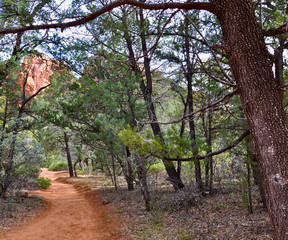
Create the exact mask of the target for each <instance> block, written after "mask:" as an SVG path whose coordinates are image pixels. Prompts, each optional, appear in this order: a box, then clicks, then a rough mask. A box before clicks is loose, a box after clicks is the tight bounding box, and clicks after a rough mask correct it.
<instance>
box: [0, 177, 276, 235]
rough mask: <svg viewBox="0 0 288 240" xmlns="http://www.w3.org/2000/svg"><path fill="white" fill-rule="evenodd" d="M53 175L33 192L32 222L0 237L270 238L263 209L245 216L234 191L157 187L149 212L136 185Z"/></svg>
mask: <svg viewBox="0 0 288 240" xmlns="http://www.w3.org/2000/svg"><path fill="white" fill-rule="evenodd" d="M42 174H43V173H42ZM49 174H51V173H49ZM52 174H53V176H48V175H46V176H45V177H49V178H52V179H55V178H56V177H60V178H59V179H57V180H56V181H53V182H52V183H53V185H52V186H51V187H50V188H49V189H48V190H46V191H41V192H36V193H37V194H41V195H43V196H44V197H45V199H46V203H47V205H46V210H43V207H41V205H39V206H40V209H41V210H40V214H39V213H38V215H37V216H36V217H35V218H34V220H31V219H28V221H27V222H26V221H25V223H23V225H21V226H19V227H16V228H13V229H12V230H11V231H8V232H4V233H2V235H1V232H0V239H3V240H8V239H9V240H11V239H13V240H18V239H19V240H20V239H21V240H22V239H23V240H25V239H29V240H30V239H31V240H33V239H35V240H36V239H37V240H38V239H43V240H48V239H49V240H50V239H51V240H56V239H71V238H72V239H79V240H81V239H88V240H89V239H94V240H97V239H101V240H102V239H103V240H104V239H107V240H108V239H109V240H110V239H111V240H113V239H119V240H120V239H123V240H124V239H125V240H130V239H133V240H134V239H135V240H149V239H151V240H152V239H155V240H192V239H195V240H198V239H199V240H225V239H227V240H230V239H243V240H244V239H245V240H246V239H247V240H254V239H255V240H256V239H259V240H260V239H261V240H266V239H267V240H268V239H272V227H271V224H270V220H269V216H268V214H267V212H265V211H264V210H263V209H262V208H261V206H260V204H259V202H258V201H254V202H253V205H254V206H253V211H254V213H253V214H249V213H248V210H247V207H245V206H244V205H243V201H242V200H241V195H240V193H239V192H237V191H228V192H226V193H218V194H215V195H213V196H208V197H206V198H203V199H200V198H197V197H194V196H193V195H191V194H188V192H191V191H187V192H182V193H179V194H175V192H174V191H173V190H172V189H171V188H170V187H166V186H164V187H157V188H155V189H157V190H155V189H154V190H153V191H151V195H152V198H153V200H154V201H153V207H154V209H153V211H151V212H147V211H146V210H145V207H144V202H143V199H142V196H141V193H140V190H139V189H138V188H137V187H136V189H135V190H134V191H132V192H128V191H127V190H126V189H124V188H122V187H119V188H118V191H117V192H115V190H114V188H113V187H112V186H111V183H109V181H107V177H105V176H104V175H97V176H81V177H79V178H68V177H65V175H63V173H60V175H59V173H57V172H55V173H52ZM67 183H68V184H67ZM72 185H73V186H74V188H73V187H72ZM57 189H58V190H59V192H58V190H57ZM57 192H58V193H57ZM39 206H38V207H39ZM0 207H1V206H0ZM32 212H33V211H32ZM34 212H35V211H34ZM34 215H35V214H34ZM0 226H1V224H0ZM0 230H1V228H0Z"/></svg>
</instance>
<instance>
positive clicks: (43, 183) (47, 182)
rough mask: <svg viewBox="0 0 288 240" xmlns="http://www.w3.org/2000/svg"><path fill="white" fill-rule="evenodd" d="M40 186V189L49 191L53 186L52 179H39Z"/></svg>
mask: <svg viewBox="0 0 288 240" xmlns="http://www.w3.org/2000/svg"><path fill="white" fill-rule="evenodd" d="M37 182H38V185H39V187H40V188H43V189H47V188H49V187H50V185H51V179H50V178H44V177H40V178H38V179H37Z"/></svg>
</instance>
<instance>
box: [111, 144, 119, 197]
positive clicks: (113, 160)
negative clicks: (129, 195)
mask: <svg viewBox="0 0 288 240" xmlns="http://www.w3.org/2000/svg"><path fill="white" fill-rule="evenodd" d="M112 144H113V143H112ZM111 165H112V172H113V179H114V187H115V191H116V192H117V191H118V186H117V176H116V166H115V156H114V150H113V146H112V148H111Z"/></svg>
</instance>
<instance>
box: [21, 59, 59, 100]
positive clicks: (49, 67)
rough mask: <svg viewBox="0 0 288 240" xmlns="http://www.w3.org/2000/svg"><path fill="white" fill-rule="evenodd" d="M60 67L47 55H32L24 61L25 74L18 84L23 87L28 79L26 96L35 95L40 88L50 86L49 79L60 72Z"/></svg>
mask: <svg viewBox="0 0 288 240" xmlns="http://www.w3.org/2000/svg"><path fill="white" fill-rule="evenodd" d="M59 65H60V64H59V62H57V61H55V60H53V59H51V58H49V57H47V56H45V55H41V56H36V55H32V56H30V57H28V58H26V59H25V60H24V62H23V69H24V72H23V73H22V74H21V77H20V78H19V81H18V83H19V84H20V85H21V86H22V87H23V83H24V80H25V79H27V83H26V86H25V89H26V94H28V95H33V94H34V93H36V92H37V91H38V90H39V89H40V88H42V87H45V86H47V85H49V84H50V80H49V78H50V76H51V75H52V74H53V73H54V72H55V71H57V70H58V71H59V70H60V67H59ZM62 69H63V68H62Z"/></svg>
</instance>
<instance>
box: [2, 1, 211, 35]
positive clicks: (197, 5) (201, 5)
mask: <svg viewBox="0 0 288 240" xmlns="http://www.w3.org/2000/svg"><path fill="white" fill-rule="evenodd" d="M126 4H127V5H132V6H135V7H139V8H142V9H149V10H166V9H175V8H177V9H185V10H191V9H197V10H206V11H210V12H213V11H214V5H213V4H211V3H206V2H187V3H180V2H177V3H160V4H151V3H145V2H141V1H136V0H118V1H116V2H112V3H110V4H108V5H106V6H104V7H103V8H100V9H98V10H97V11H95V12H93V13H91V14H89V15H87V16H85V17H83V18H80V19H78V20H75V21H71V22H67V23H54V24H41V25H34V26H33V25H31V26H26V27H21V28H14V29H0V34H8V33H20V32H25V31H30V30H40V29H55V28H60V29H61V30H62V31H63V30H64V29H65V28H69V27H75V26H80V25H83V24H85V23H88V22H90V21H93V20H94V19H96V18H97V17H99V16H100V15H102V14H104V13H106V12H109V11H111V10H113V9H114V8H117V7H120V6H122V5H126Z"/></svg>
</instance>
